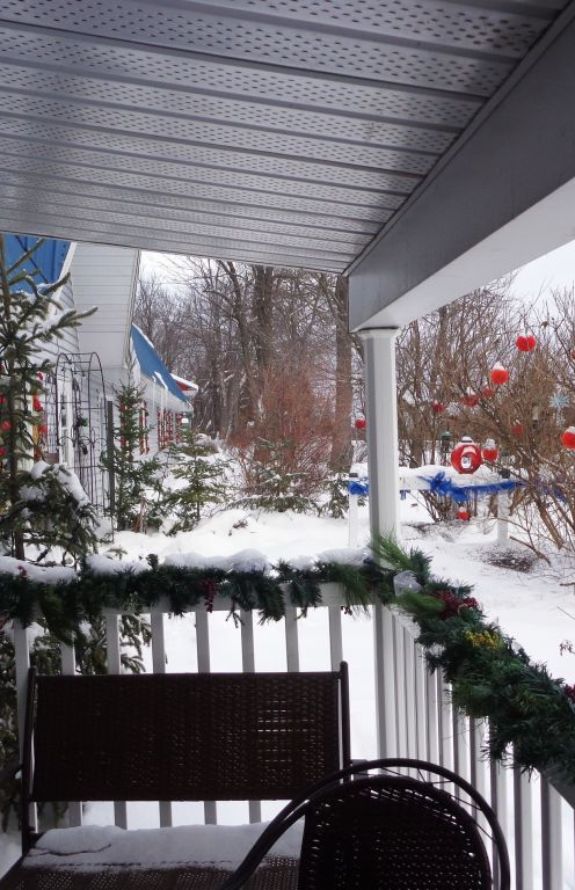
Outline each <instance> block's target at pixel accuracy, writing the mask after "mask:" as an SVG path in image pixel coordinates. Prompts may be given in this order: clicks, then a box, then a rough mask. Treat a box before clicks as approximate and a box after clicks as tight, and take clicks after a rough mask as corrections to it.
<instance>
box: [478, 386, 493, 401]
mask: <svg viewBox="0 0 575 890" xmlns="http://www.w3.org/2000/svg"><path fill="white" fill-rule="evenodd" d="M481 395H482V396H483V398H484V399H492V398H493V396H494V395H495V390H494V389H493V387H492V386H484V387H483V389H482V390H481Z"/></svg>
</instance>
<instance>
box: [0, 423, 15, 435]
mask: <svg viewBox="0 0 575 890" xmlns="http://www.w3.org/2000/svg"><path fill="white" fill-rule="evenodd" d="M11 429H12V424H11V423H10V421H9V420H3V421H2V423H0V430H2V432H3V433H9V432H10V430H11Z"/></svg>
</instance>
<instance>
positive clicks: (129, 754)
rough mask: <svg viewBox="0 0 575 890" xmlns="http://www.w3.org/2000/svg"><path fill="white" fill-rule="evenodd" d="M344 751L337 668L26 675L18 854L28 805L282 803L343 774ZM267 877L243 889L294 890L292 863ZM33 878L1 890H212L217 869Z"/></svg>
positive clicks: (345, 712) (342, 688)
mask: <svg viewBox="0 0 575 890" xmlns="http://www.w3.org/2000/svg"><path fill="white" fill-rule="evenodd" d="M349 747H350V741H349V701H348V680H347V665H346V664H345V663H342V664H341V667H340V670H339V671H337V672H322V673H318V672H314V673H307V672H301V673H252V674H239V673H238V674H216V673H214V674H211V673H210V674H144V675H120V676H118V675H106V676H91V677H79V676H73V677H71V676H55V677H49V676H37V675H36V674H35V672H34V671H33V670H32V671H31V672H30V682H29V692H28V702H27V719H26V732H25V740H24V759H23V764H22V847H23V852H24V854H25V853H27V852H28V850H29V849H30V848H31V847H32V846H33V845H34V843H36V841H37V839H38V837H39V835H38V833H37V832H35V830H34V829H33V827H32V826H31V825H30V820H29V816H28V814H29V812H30V808H31V804H33V803H40V802H47V801H64V802H71V801H111V800H113V801H150V800H153V801H212V800H213V801H218V800H222V801H223V800H286V799H291V798H292V797H294V796H295V795H296V794H298V793H299V792H300V791H301V790H302V789H304V788H306V787H307V786H308V785H310V784H312V783H314V782H316V781H317V780H319V779H320V778H322V777H323V776H325V775H327V774H328V773H330V772H333V771H334V770H336V769H338V768H339V767H340V765H347V764H348V763H349V761H350V752H349ZM192 862H193V851H190V863H192ZM266 869H267V872H268V875H267V878H266ZM266 869H264V870H263V871H262V872H261V874H260V875H259V876H258V877H257V879H256V881H255V882H254V884H253V886H254V887H260V886H261V887H264V886H265V887H277V888H278V890H279V888H284V887H285V888H288V887H293V886H295V884H294V881H295V876H294V875H295V873H294V864H293V862H285V863H275V864H270V863H268V865H267V866H266ZM42 871H43V870H42V869H41V868H39V867H38V868H36V867H29V865H28V864H24V865H23V860H20V861H19V863H17V865H16V866H15V867H14V868H13V869H12V870H11V872H9V873H8V875H6V876H5V878H4V879H2V881H0V887H1V888H2V890H8V888H10V890H12V888H18V890H27V888H33V887H42V888H43V890H49V888H58V887H63V886H65V887H66V888H68V890H75V888H78V890H79V888H85V887H92V886H93V887H98V888H115V887H128V886H133V887H136V886H137V887H138V888H140V887H141V888H145V887H146V886H149V887H154V888H159V887H162V888H163V887H172V886H173V887H176V886H177V887H178V888H179V890H183V888H188V887H189V888H190V890H192V888H196V887H197V888H200V887H201V888H211V887H217V886H219V884H220V883H222V881H221V880H220V875H219V873H218V871H217V870H215V871H214V870H213V869H205V868H199V869H195V868H194V867H193V866H191V865H190V866H185V867H184V868H182V869H176V870H173V869H172V870H171V871H170V870H169V869H168V870H164V871H163V872H162V873H161V876H160V877H158V874H156V873H155V871H154V870H150V873H149V874H146V873H144V872H139V874H138V875H132V876H130V875H129V874H125V873H124V874H123V876H121V877H119V876H118V875H117V874H116V875H114V874H109V875H108V876H105V875H103V874H100V875H99V876H94V875H92V876H89V875H88V876H87V875H82V874H73V875H71V876H70V875H66V876H65V875H64V873H63V872H60V874H59V876H58V875H56V874H54V875H53V876H52V877H50V876H49V875H47V874H46V872H45V871H44V872H43V873H42ZM96 877H97V878H98V879H97V880H96ZM262 882H263V883H262Z"/></svg>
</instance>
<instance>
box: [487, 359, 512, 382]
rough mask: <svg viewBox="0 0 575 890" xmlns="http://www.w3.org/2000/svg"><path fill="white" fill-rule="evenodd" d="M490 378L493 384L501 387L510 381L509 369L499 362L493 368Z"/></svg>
mask: <svg viewBox="0 0 575 890" xmlns="http://www.w3.org/2000/svg"><path fill="white" fill-rule="evenodd" d="M489 377H490V379H491V382H492V383H495V385H496V386H501V385H502V384H503V383H507V381H508V380H509V371H508V370H507V368H504V367H503V365H502V364H501V362H497V364H495V365H493V367H492V368H491V371H490V372H489Z"/></svg>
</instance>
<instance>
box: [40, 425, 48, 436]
mask: <svg viewBox="0 0 575 890" xmlns="http://www.w3.org/2000/svg"><path fill="white" fill-rule="evenodd" d="M38 432H39V433H40V435H41V436H45V435H46V434H47V432H48V427H47V426H46V424H45V423H41V424H40V426H39V427H38Z"/></svg>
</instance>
